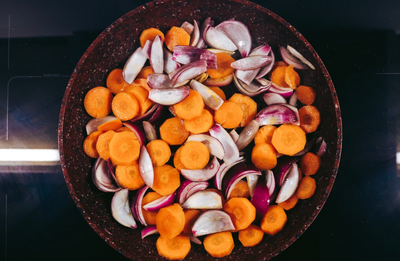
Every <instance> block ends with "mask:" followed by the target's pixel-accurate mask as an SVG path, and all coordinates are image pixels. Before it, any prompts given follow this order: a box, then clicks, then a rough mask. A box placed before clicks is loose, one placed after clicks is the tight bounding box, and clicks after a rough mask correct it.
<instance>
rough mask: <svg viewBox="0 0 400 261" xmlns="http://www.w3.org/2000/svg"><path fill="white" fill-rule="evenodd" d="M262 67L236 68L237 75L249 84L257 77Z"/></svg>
mask: <svg viewBox="0 0 400 261" xmlns="http://www.w3.org/2000/svg"><path fill="white" fill-rule="evenodd" d="M260 69H261V68H257V69H254V70H247V71H243V70H235V76H236V78H238V79H239V80H241V81H242V82H244V83H245V84H247V85H249V84H251V82H252V81H253V80H254V79H255V78H256V76H257V74H258V72H259V71H260Z"/></svg>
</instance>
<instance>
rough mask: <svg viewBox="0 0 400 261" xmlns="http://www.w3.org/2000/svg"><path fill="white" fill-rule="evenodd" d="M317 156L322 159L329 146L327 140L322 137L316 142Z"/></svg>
mask: <svg viewBox="0 0 400 261" xmlns="http://www.w3.org/2000/svg"><path fill="white" fill-rule="evenodd" d="M315 145H316V146H315V147H316V148H315V154H317V155H318V156H319V157H322V156H323V155H324V154H325V152H326V150H327V145H326V142H325V140H324V139H323V138H322V137H319V138H318V139H317V140H316V141H315Z"/></svg>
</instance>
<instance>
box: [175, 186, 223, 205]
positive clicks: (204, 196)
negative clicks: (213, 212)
mask: <svg viewBox="0 0 400 261" xmlns="http://www.w3.org/2000/svg"><path fill="white" fill-rule="evenodd" d="M182 208H184V209H221V208H222V199H221V196H220V195H219V194H218V193H217V192H214V191H210V190H202V191H199V192H196V193H194V194H193V195H191V196H190V197H188V198H187V199H186V201H185V202H183V204H182Z"/></svg>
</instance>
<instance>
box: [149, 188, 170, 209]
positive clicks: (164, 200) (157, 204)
mask: <svg viewBox="0 0 400 261" xmlns="http://www.w3.org/2000/svg"><path fill="white" fill-rule="evenodd" d="M175 196H176V192H174V193H172V194H169V195H166V196H163V197H161V198H159V199H156V200H154V201H152V202H150V203H147V204H146V205H144V206H143V208H144V209H145V210H147V211H158V210H159V209H161V208H163V207H167V206H169V205H172V203H174V200H175Z"/></svg>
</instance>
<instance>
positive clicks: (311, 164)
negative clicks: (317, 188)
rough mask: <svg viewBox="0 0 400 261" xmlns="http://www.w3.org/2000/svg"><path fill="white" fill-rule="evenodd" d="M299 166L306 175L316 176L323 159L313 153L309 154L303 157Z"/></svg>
mask: <svg viewBox="0 0 400 261" xmlns="http://www.w3.org/2000/svg"><path fill="white" fill-rule="evenodd" d="M299 166H300V169H301V172H303V173H304V174H305V175H314V174H315V173H317V172H318V170H319V168H320V167H321V158H320V157H319V156H318V155H317V154H315V153H313V152H307V153H306V154H304V155H303V156H302V157H301V159H300V164H299Z"/></svg>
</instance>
